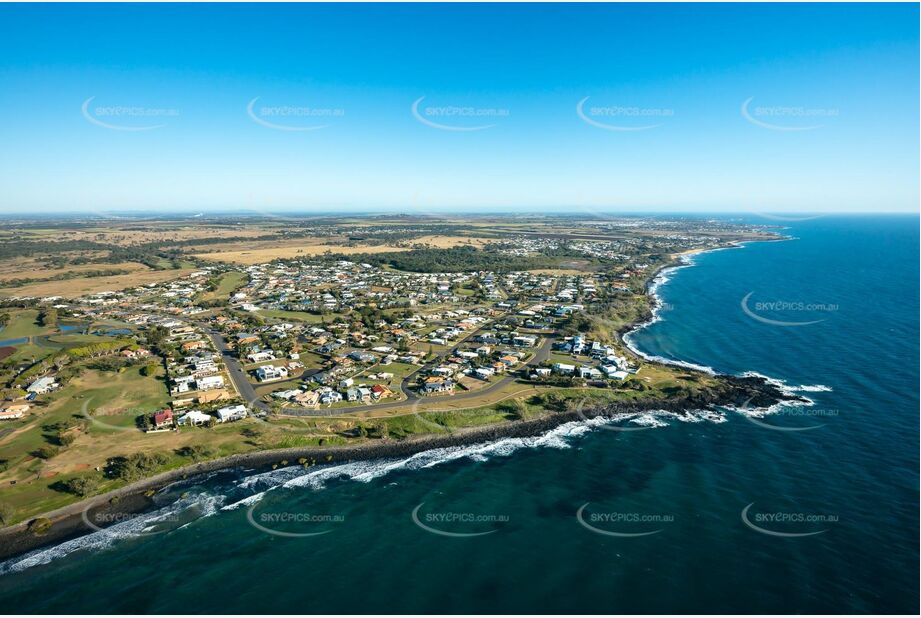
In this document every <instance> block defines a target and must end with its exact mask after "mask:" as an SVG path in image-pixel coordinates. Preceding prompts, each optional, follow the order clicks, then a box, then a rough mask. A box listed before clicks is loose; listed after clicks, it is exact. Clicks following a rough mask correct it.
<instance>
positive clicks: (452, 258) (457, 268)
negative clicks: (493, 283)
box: [325, 245, 559, 273]
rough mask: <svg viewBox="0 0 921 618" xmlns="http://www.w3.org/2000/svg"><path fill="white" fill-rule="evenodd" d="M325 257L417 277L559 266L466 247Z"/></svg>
mask: <svg viewBox="0 0 921 618" xmlns="http://www.w3.org/2000/svg"><path fill="white" fill-rule="evenodd" d="M325 257H326V258H327V259H329V260H331V261H338V260H345V259H349V260H352V261H358V262H364V263H367V264H372V265H374V266H390V267H391V268H396V269H397V270H406V271H412V272H421V273H433V272H448V273H456V272H470V271H475V270H489V271H493V272H508V271H513V270H531V269H537V268H553V267H554V266H556V265H557V264H558V263H559V259H557V258H556V257H552V256H548V255H535V256H531V257H520V256H513V255H506V254H504V253H500V252H499V251H498V250H496V249H492V248H486V249H477V248H476V247H471V246H469V245H462V246H459V247H451V248H449V249H428V248H426V249H413V250H411V251H395V252H389V253H362V254H359V255H351V256H345V255H337V254H333V255H329V256H325Z"/></svg>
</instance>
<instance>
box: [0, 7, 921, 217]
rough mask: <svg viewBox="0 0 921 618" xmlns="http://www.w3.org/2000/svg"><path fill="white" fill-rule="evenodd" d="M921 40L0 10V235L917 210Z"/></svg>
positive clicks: (856, 28)
mask: <svg viewBox="0 0 921 618" xmlns="http://www.w3.org/2000/svg"><path fill="white" fill-rule="evenodd" d="M918 17H919V16H918V6H917V5H911V4H898V5H896V4H890V5H883V4H866V5H862V4H815V5H790V4H777V5H733V6H730V5H725V4H716V5H688V4H682V5H656V4H646V5H617V6H601V5H547V4H541V5H521V4H518V5H444V4H442V5H400V6H382V5H354V4H352V5H346V4H342V5H290V4H285V5H265V4H263V5H240V4H233V5H220V4H207V5H194V6H193V5H163V6H150V5H111V4H107V5H82V6H81V5H54V6H47V5H46V6H28V5H9V4H5V5H0V84H2V87H0V110H3V113H0V136H2V137H0V187H2V191H0V212H58V211H87V212H105V211H113V210H161V209H162V210H180V211H185V212H198V211H207V210H215V209H220V210H229V209H238V208H240V209H249V210H255V211H258V212H281V211H291V210H296V211H334V210H354V211H366V210H375V209H384V210H399V211H404V212H414V211H418V212H445V211H447V212H458V211H460V210H474V211H485V212H493V211H498V210H517V211H523V212H556V211H571V210H573V209H585V210H586V211H588V212H591V211H641V210H655V211H707V212H714V211H733V212H741V211H747V210H754V211H768V212H781V211H795V212H814V211H841V212H850V211H871V212H879V211H908V212H911V211H917V210H918V202H919V192H918V186H919V175H918V169H919V137H918V136H919V123H918V118H919V78H918V74H919V65H918V52H919V40H918ZM421 97H424V99H423V100H422V101H421V102H420V103H419V104H418V106H417V109H416V114H415V115H414V114H413V110H412V106H413V104H414V102H416V101H418V100H419V99H420V98H421ZM586 97H588V99H586ZM580 102H582V105H581V114H580V108H579V104H580ZM746 102H747V104H746ZM248 106H250V107H249V110H248ZM743 108H744V109H743ZM279 127H281V128H279ZM314 127H321V128H314ZM307 129H310V130H307Z"/></svg>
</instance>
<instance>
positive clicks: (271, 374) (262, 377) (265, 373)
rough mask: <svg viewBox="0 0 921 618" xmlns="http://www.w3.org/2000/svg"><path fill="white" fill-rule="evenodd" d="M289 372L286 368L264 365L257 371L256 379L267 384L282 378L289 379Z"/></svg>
mask: <svg viewBox="0 0 921 618" xmlns="http://www.w3.org/2000/svg"><path fill="white" fill-rule="evenodd" d="M287 377H288V370H287V369H286V368H285V367H274V366H272V365H264V366H262V367H259V368H258V369H256V378H257V379H258V380H259V381H260V382H265V381H266V380H278V379H280V378H287Z"/></svg>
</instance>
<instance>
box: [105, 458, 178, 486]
mask: <svg viewBox="0 0 921 618" xmlns="http://www.w3.org/2000/svg"><path fill="white" fill-rule="evenodd" d="M168 462H169V457H167V456H166V455H164V454H163V453H132V454H131V455H127V456H119V457H111V458H109V460H108V461H107V462H106V467H105V475H106V476H107V477H108V478H113V479H120V480H123V481H136V480H138V479H141V478H144V477H146V476H149V475H150V474H152V473H153V472H155V471H156V470H157V469H158V468H160V467H161V466H165V465H166V464H167V463H168Z"/></svg>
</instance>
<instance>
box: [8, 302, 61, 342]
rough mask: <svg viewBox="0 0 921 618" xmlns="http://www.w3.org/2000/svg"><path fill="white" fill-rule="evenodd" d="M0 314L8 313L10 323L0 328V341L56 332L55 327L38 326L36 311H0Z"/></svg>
mask: <svg viewBox="0 0 921 618" xmlns="http://www.w3.org/2000/svg"><path fill="white" fill-rule="evenodd" d="M2 313H8V314H9V315H10V322H9V324H7V325H6V326H4V327H3V328H0V340H4V339H20V338H22V337H33V336H35V335H42V334H45V333H52V332H55V331H56V330H57V328H56V327H50V326H39V325H38V324H37V323H36V319H37V318H38V311H36V310H34V309H24V310H21V311H16V310H11V311H2Z"/></svg>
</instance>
